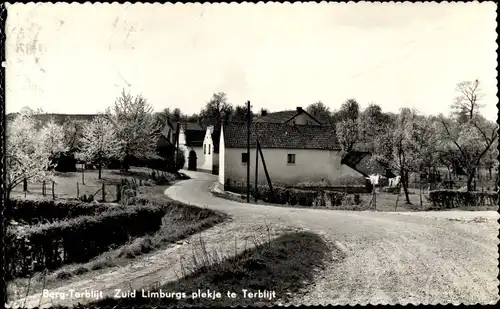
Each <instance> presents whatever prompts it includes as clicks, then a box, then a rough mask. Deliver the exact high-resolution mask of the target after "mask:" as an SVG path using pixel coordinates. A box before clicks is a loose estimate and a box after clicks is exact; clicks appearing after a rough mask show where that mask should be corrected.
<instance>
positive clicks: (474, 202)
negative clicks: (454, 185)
mask: <svg viewBox="0 0 500 309" xmlns="http://www.w3.org/2000/svg"><path fill="white" fill-rule="evenodd" d="M428 200H429V201H430V202H431V203H432V205H434V206H437V207H439V208H455V207H460V206H496V205H497V204H498V193H497V192H493V191H484V192H478V191H469V192H467V191H459V190H434V191H430V192H429V197H428Z"/></svg>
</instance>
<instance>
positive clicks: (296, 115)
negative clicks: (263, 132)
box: [254, 107, 323, 126]
mask: <svg viewBox="0 0 500 309" xmlns="http://www.w3.org/2000/svg"><path fill="white" fill-rule="evenodd" d="M254 122H266V123H291V124H298V125H312V126H320V125H323V123H321V122H320V121H319V120H318V119H316V118H315V117H314V116H313V115H311V114H309V113H308V112H307V111H305V110H304V109H303V108H302V107H297V108H296V109H295V110H286V111H279V112H274V113H267V112H264V114H262V115H261V116H260V117H258V118H257V119H255V121H254Z"/></svg>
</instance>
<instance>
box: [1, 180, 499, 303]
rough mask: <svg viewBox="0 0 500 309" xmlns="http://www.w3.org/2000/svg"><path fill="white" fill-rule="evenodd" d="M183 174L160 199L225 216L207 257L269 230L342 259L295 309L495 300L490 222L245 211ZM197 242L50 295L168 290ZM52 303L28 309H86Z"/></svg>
mask: <svg viewBox="0 0 500 309" xmlns="http://www.w3.org/2000/svg"><path fill="white" fill-rule="evenodd" d="M186 174H188V175H190V176H191V177H192V178H193V179H190V180H186V181H182V182H179V183H177V184H175V185H173V186H171V187H169V188H168V189H167V190H166V192H165V193H166V194H167V195H168V196H170V197H172V198H174V199H176V200H179V201H181V202H185V203H188V204H192V205H197V206H205V207H208V208H211V209H215V210H219V211H224V212H227V213H229V214H231V215H232V216H233V220H232V221H231V222H228V223H224V224H222V225H218V226H216V227H213V228H211V229H209V230H207V231H205V232H203V233H202V234H203V235H204V236H203V238H204V240H205V242H206V243H207V248H208V249H209V250H210V249H211V248H213V249H219V250H223V251H225V252H228V254H231V253H234V242H235V239H236V240H237V242H238V251H241V250H243V242H244V239H245V238H246V237H249V235H252V234H253V233H254V232H255V230H257V229H260V230H261V231H264V225H265V224H267V225H270V226H271V227H272V235H273V236H277V235H278V234H280V233H282V232H283V231H284V230H285V229H286V228H287V227H290V226H291V227H296V228H303V229H307V230H311V231H314V232H316V233H318V234H321V235H323V236H324V237H325V238H326V239H327V240H328V241H329V242H330V244H331V245H332V246H335V247H336V248H337V249H338V250H340V251H341V252H343V254H344V255H345V258H344V259H342V261H340V262H339V261H337V262H334V263H332V264H331V265H329V267H327V269H326V270H325V271H323V272H321V273H319V274H318V277H317V278H316V280H315V285H314V286H311V287H310V289H309V291H308V292H307V293H305V294H304V295H300V296H297V297H295V299H294V303H296V304H306V305H307V304H368V303H370V304H397V303H399V304H407V303H414V304H420V303H422V304H438V303H456V304H458V303H464V304H476V303H480V304H491V303H496V302H497V301H498V300H499V296H498V288H497V287H498V284H499V282H498V279H497V276H498V267H497V265H498V264H497V263H498V251H497V245H498V238H497V236H498V222H497V220H498V218H499V215H498V213H496V212H493V211H491V212H479V211H477V212H464V211H447V212H426V213H379V212H354V211H332V210H318V209H297V208H295V209H294V208H285V207H273V206H264V205H252V204H243V203H238V202H233V201H228V200H224V199H220V198H217V197H214V196H213V195H212V194H211V193H210V187H211V186H212V185H213V183H214V181H215V179H216V178H215V177H214V176H212V175H208V174H202V173H194V172H186ZM257 234H259V231H257ZM264 234H265V233H264ZM198 238H199V235H194V236H193V237H191V238H190V239H188V242H187V243H188V244H187V245H177V246H175V247H173V248H170V249H166V250H161V251H158V252H154V253H152V254H149V255H147V256H145V257H142V258H138V259H136V260H134V261H133V262H131V264H130V265H128V266H127V267H122V268H113V269H110V271H109V272H107V273H105V274H101V275H96V276H92V274H88V276H91V277H83V278H80V279H78V278H75V280H73V281H72V282H70V283H68V284H64V285H62V286H61V287H60V288H57V289H53V290H51V292H53V293H55V292H62V293H67V292H68V291H69V290H71V289H73V290H76V291H83V290H84V289H94V290H100V291H103V294H104V295H108V296H112V295H113V294H114V291H115V289H119V288H121V289H124V290H128V289H129V288H130V287H132V288H134V289H136V288H141V287H144V286H148V285H150V284H154V283H165V282H169V281H173V280H176V279H177V273H176V272H177V271H178V270H179V269H180V258H179V257H182V256H189V254H190V252H192V251H191V250H192V246H193V244H194V243H195V242H196V240H197V239H198ZM245 245H246V241H245ZM250 246H251V245H249V247H250ZM129 282H130V284H129ZM270 289H272V287H270ZM54 295H55V294H52V296H44V297H42V298H41V297H40V296H41V294H40V293H37V294H34V295H30V296H28V299H27V300H26V307H35V306H39V303H40V307H48V306H50V305H51V304H60V305H65V306H69V305H72V304H76V303H78V302H80V303H86V302H88V300H87V299H76V298H71V297H69V296H67V297H66V298H65V299H61V297H58V296H57V295H55V296H54ZM23 303H24V300H18V301H16V302H14V303H11V304H10V305H13V306H23Z"/></svg>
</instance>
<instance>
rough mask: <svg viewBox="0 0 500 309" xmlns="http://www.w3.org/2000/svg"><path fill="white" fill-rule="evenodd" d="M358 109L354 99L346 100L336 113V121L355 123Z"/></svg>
mask: <svg viewBox="0 0 500 309" xmlns="http://www.w3.org/2000/svg"><path fill="white" fill-rule="evenodd" d="M359 114H360V108H359V103H358V102H357V101H356V99H348V100H347V101H345V102H344V103H343V104H342V105H341V106H340V109H339V110H338V111H337V112H336V116H335V117H336V120H337V121H342V120H352V121H355V120H357V119H358V118H359Z"/></svg>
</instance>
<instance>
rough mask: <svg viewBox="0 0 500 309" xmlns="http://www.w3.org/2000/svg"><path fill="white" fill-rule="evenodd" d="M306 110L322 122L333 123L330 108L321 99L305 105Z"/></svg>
mask: <svg viewBox="0 0 500 309" xmlns="http://www.w3.org/2000/svg"><path fill="white" fill-rule="evenodd" d="M306 111H307V112H308V113H309V114H311V115H312V116H314V117H315V118H316V119H318V120H319V121H320V122H321V123H323V124H326V125H333V124H334V122H333V117H332V113H331V111H330V108H329V107H328V106H326V105H325V104H324V103H323V102H321V101H318V102H316V103H312V104H310V105H309V106H307V108H306Z"/></svg>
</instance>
